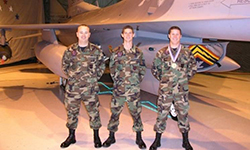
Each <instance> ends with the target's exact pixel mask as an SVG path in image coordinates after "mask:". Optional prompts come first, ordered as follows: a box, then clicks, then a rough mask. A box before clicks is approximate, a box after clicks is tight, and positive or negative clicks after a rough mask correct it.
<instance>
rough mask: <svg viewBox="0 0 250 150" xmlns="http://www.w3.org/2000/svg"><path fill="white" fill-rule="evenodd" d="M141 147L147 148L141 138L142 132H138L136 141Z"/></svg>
mask: <svg viewBox="0 0 250 150" xmlns="http://www.w3.org/2000/svg"><path fill="white" fill-rule="evenodd" d="M135 143H136V144H137V145H138V147H139V148H140V149H146V144H145V143H144V142H143V140H142V138H141V132H136V142H135Z"/></svg>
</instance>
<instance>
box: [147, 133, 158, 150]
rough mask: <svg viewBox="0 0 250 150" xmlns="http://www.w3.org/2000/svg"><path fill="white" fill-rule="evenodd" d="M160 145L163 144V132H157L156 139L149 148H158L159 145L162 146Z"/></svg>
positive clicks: (154, 149) (152, 149)
mask: <svg viewBox="0 0 250 150" xmlns="http://www.w3.org/2000/svg"><path fill="white" fill-rule="evenodd" d="M160 146H161V133H157V132H156V135H155V141H154V143H153V144H152V145H151V146H150V148H149V150H157V147H160Z"/></svg>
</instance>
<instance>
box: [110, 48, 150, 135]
mask: <svg viewBox="0 0 250 150" xmlns="http://www.w3.org/2000/svg"><path fill="white" fill-rule="evenodd" d="M109 67H110V75H111V77H112V79H113V81H114V85H113V86H114V90H113V97H112V100H111V112H112V115H111V118H110V121H109V124H108V130H109V131H112V132H116V131H117V130H118V125H119V116H120V113H121V111H122V109H123V106H124V103H125V102H127V103H128V108H129V110H130V113H131V116H132V118H133V121H134V125H133V131H143V125H142V122H141V118H140V113H141V109H142V108H141V104H140V102H139V99H140V83H141V81H142V79H143V77H144V75H145V72H146V66H145V59H144V56H143V53H142V51H141V50H140V49H138V48H137V47H136V46H133V47H132V48H131V49H130V50H129V51H128V50H125V49H124V47H123V45H120V46H119V47H117V48H115V49H114V50H113V51H112V55H111V58H110V64H109Z"/></svg>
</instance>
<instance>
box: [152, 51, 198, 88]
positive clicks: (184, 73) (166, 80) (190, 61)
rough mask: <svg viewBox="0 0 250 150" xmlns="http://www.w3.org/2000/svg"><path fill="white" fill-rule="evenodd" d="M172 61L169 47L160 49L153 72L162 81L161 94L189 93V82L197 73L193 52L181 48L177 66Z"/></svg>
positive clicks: (154, 62)
mask: <svg viewBox="0 0 250 150" xmlns="http://www.w3.org/2000/svg"><path fill="white" fill-rule="evenodd" d="M173 63H174V62H173V61H172V59H171V56H170V53H169V51H168V47H164V48H162V49H160V50H159V51H158V52H157V54H156V57H155V58H154V61H153V65H152V69H151V72H152V74H153V75H154V76H155V78H156V79H157V80H159V81H160V87H159V91H160V92H163V93H165V92H169V91H173V92H187V91H188V80H190V79H191V78H192V77H193V76H194V74H195V73H196V71H197V65H196V60H195V58H194V56H193V55H192V53H191V51H190V50H189V49H188V48H185V47H184V46H181V50H180V53H179V55H178V57H177V59H176V62H175V64H176V66H174V67H173V66H172V64H173Z"/></svg>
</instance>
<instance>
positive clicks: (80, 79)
mask: <svg viewBox="0 0 250 150" xmlns="http://www.w3.org/2000/svg"><path fill="white" fill-rule="evenodd" d="M89 30H90V29H89V27H88V26H87V25H80V26H79V27H78V30H77V33H76V35H77V37H78V43H75V44H73V45H71V46H70V47H69V48H68V49H67V50H66V51H65V53H64V55H63V60H62V68H63V71H64V73H65V75H67V76H68V79H67V83H66V87H65V100H64V103H65V108H66V111H67V124H66V126H67V128H68V129H69V136H68V137H67V139H66V140H65V141H64V142H63V143H62V144H61V147H62V148H65V147H68V146H69V145H70V144H73V143H75V142H76V139H75V130H76V128H77V124H78V115H79V111H80V105H81V102H83V103H84V105H85V107H86V109H87V112H88V116H89V124H90V128H91V129H93V131H94V146H95V147H96V148H98V147H101V146H102V143H101V140H100V138H99V128H100V127H101V126H102V125H101V120H100V116H99V109H98V107H99V105H100V103H99V99H98V95H97V94H98V92H99V86H98V82H97V80H98V79H99V78H100V77H101V76H102V74H103V72H104V69H105V63H104V56H103V53H102V50H101V49H99V48H98V47H97V46H95V45H94V44H92V43H89V41H88V39H89V37H90V31H89Z"/></svg>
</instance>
